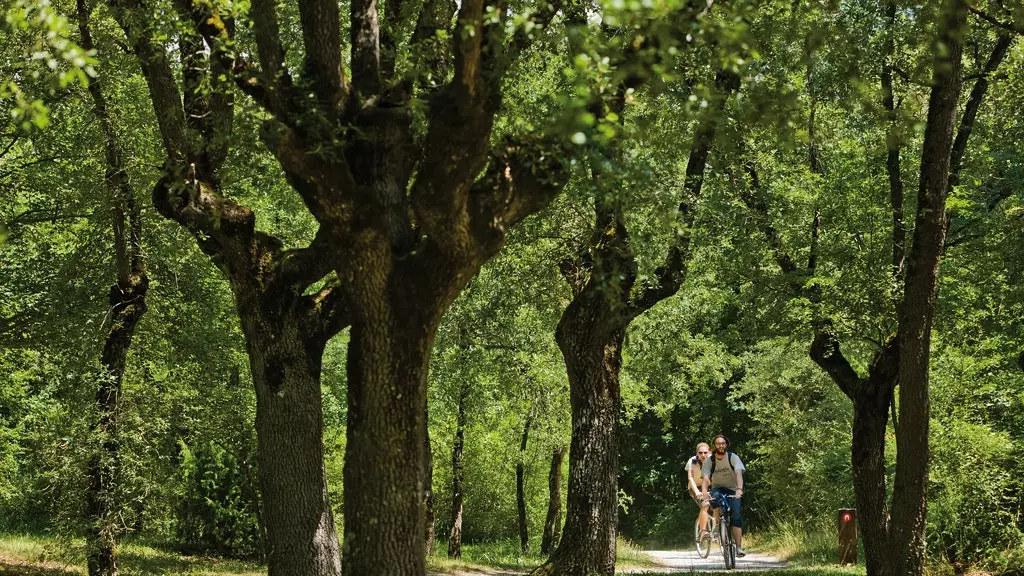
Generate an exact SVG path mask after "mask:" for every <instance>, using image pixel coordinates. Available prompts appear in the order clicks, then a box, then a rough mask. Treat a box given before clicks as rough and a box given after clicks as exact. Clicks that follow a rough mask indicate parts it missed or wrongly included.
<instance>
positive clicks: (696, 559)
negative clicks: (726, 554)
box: [638, 548, 786, 573]
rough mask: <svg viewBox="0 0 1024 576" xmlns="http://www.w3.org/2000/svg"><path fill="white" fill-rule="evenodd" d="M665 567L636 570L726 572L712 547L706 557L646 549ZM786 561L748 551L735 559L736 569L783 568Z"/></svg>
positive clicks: (674, 551) (679, 551)
mask: <svg viewBox="0 0 1024 576" xmlns="http://www.w3.org/2000/svg"><path fill="white" fill-rule="evenodd" d="M645 552H646V553H647V554H650V555H651V556H653V557H654V559H656V560H657V561H658V562H661V563H662V564H664V565H665V568H659V569H648V570H642V571H640V570H638V572H666V573H668V572H679V571H685V572H726V571H727V570H726V569H725V563H724V562H722V554H721V553H720V552H719V550H718V548H712V549H711V554H709V555H708V557H707V558H701V557H700V556H698V555H697V551H696V550H646V551H645ZM785 567H786V563H785V562H783V561H781V560H779V559H778V558H775V557H773V556H768V555H767V554H760V553H757V552H751V551H748V552H747V555H746V556H744V557H743V558H737V559H736V570H743V571H767V570H779V569H781V568H785Z"/></svg>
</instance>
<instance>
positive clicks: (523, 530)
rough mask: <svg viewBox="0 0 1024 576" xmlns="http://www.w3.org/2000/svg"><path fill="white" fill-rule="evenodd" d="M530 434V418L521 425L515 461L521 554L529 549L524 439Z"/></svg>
mask: <svg viewBox="0 0 1024 576" xmlns="http://www.w3.org/2000/svg"><path fill="white" fill-rule="evenodd" d="M529 435H530V418H529V417H527V418H526V424H524V425H523V437H522V439H521V440H520V442H519V461H518V462H516V515H517V516H518V520H519V549H520V550H522V552H523V554H526V553H528V552H529V551H530V533H529V531H528V527H527V525H526V485H525V483H526V469H525V468H526V462H525V459H526V441H527V439H528V438H529Z"/></svg>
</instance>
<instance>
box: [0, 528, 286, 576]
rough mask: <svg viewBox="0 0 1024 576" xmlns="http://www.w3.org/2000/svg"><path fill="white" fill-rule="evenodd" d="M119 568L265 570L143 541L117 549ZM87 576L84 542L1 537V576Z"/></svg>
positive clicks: (210, 572) (248, 575)
mask: <svg viewBox="0 0 1024 576" xmlns="http://www.w3.org/2000/svg"><path fill="white" fill-rule="evenodd" d="M117 560H118V567H119V569H120V572H121V574H123V575H124V576H134V575H139V576H142V575H145V576H150V575H164V574H166V575H171V574H174V575H183V576H219V575H225V574H230V575H232V576H264V575H265V574H266V573H267V570H266V568H265V567H263V566H261V565H259V564H256V563H253V562H244V561H240V560H231V559H225V558H217V557H206V556H182V555H180V554H177V553H175V552H172V551H168V550H163V549H161V548H157V547H153V546H150V545H147V544H144V543H141V542H126V543H124V544H123V545H122V546H121V547H119V548H118V552H117ZM79 574H83V575H84V574H86V570H85V555H84V552H83V543H82V541H81V540H73V541H70V542H62V541H60V540H58V539H56V538H48V537H43V536H26V535H10V534H5V535H0V576H65V575H66V576H74V575H79Z"/></svg>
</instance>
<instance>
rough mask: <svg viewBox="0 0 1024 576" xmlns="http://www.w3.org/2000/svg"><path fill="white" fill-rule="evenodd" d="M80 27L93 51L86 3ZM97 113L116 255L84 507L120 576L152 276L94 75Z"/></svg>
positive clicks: (109, 565) (97, 566)
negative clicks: (122, 427)
mask: <svg viewBox="0 0 1024 576" xmlns="http://www.w3.org/2000/svg"><path fill="white" fill-rule="evenodd" d="M77 16H78V28H79V32H80V33H81V44H82V48H84V49H85V50H87V51H93V50H95V49H96V48H95V45H94V44H93V40H92V33H91V29H90V25H89V8H88V7H87V6H86V3H85V0H78V2H77ZM88 88H89V94H90V96H91V97H92V102H93V110H94V112H95V113H96V116H97V117H98V118H99V120H100V126H101V128H102V130H103V136H104V142H105V152H106V165H107V166H106V177H105V183H106V188H107V191H108V193H109V203H110V208H111V215H112V224H113V256H114V263H115V266H116V282H115V283H114V284H113V285H112V286H111V287H110V290H109V296H108V303H109V304H110V310H109V312H108V314H107V322H109V324H107V326H109V329H108V330H107V333H106V338H105V340H104V342H103V352H102V354H101V356H100V365H101V366H102V367H103V371H102V373H101V374H100V380H99V383H98V386H97V389H96V406H97V408H98V413H99V414H98V418H97V422H96V423H95V424H94V425H93V428H92V433H93V434H92V435H93V437H94V438H95V439H97V440H98V441H99V444H100V449H99V450H98V452H97V453H96V454H94V455H93V456H92V457H91V459H90V462H89V467H88V470H87V473H86V474H87V476H88V479H89V483H88V485H87V488H86V494H85V503H86V511H87V513H88V522H89V524H88V528H87V529H86V565H87V568H88V571H89V576H117V574H118V568H117V554H116V541H117V537H116V533H117V524H118V517H119V508H120V506H121V503H120V502H117V501H116V499H115V493H116V490H115V484H116V473H117V469H118V465H119V463H120V455H119V448H120V439H119V434H120V432H119V430H118V405H119V404H120V400H121V383H122V379H123V378H124V371H125V365H126V363H127V360H128V351H129V349H130V348H131V344H132V337H133V335H134V334H135V327H136V325H138V322H139V319H140V318H141V317H142V315H143V314H144V313H145V312H146V293H147V291H148V289H149V276H148V274H147V272H146V266H145V262H144V261H143V258H142V225H141V215H140V212H139V209H138V206H137V204H136V203H135V190H134V189H133V187H132V186H131V184H130V183H129V181H128V174H127V172H126V171H125V162H124V154H123V152H122V150H121V144H120V141H119V140H118V138H117V130H116V129H115V127H114V121H113V118H112V116H111V114H110V109H109V107H108V105H107V101H106V97H105V95H104V92H103V88H102V86H100V82H99V79H98V78H96V77H95V76H93V77H90V78H89V85H88Z"/></svg>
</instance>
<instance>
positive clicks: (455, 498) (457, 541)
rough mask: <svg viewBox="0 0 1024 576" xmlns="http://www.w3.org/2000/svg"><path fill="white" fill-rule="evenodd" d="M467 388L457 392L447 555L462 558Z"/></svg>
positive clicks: (464, 387)
mask: <svg viewBox="0 0 1024 576" xmlns="http://www.w3.org/2000/svg"><path fill="white" fill-rule="evenodd" d="M468 391H469V389H468V388H467V387H466V386H463V388H462V390H461V391H460V392H459V414H458V416H457V418H458V420H457V422H456V426H455V442H454V443H453V444H452V516H451V519H452V529H451V532H450V533H449V534H448V557H449V558H462V495H463V493H462V475H463V472H464V466H463V458H462V450H463V448H464V446H465V442H466V436H465V435H466V396H467V394H468Z"/></svg>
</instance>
